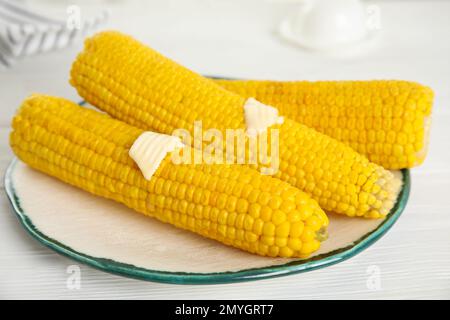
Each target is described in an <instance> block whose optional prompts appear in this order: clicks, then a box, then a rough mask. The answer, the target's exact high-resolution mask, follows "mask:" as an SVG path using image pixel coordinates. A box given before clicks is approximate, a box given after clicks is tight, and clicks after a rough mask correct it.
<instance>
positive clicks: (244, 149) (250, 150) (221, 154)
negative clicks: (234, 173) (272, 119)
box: [172, 121, 280, 175]
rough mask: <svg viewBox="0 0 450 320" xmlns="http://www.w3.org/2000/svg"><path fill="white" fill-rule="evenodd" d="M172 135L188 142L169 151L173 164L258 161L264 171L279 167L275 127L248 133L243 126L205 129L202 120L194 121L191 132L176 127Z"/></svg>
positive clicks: (275, 171)
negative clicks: (260, 131)
mask: <svg viewBox="0 0 450 320" xmlns="http://www.w3.org/2000/svg"><path fill="white" fill-rule="evenodd" d="M172 135H173V136H176V137H179V138H180V139H181V141H182V142H183V143H184V144H185V145H186V146H189V147H187V148H182V149H180V150H179V151H178V152H173V153H172V162H173V163H174V164H190V163H194V164H202V163H206V164H247V165H255V166H256V165H258V167H259V168H260V172H261V173H262V174H265V175H274V174H276V173H277V172H278V170H279V165H280V159H279V152H280V151H279V130H278V129H277V128H272V129H268V130H267V131H266V132H263V133H260V134H248V133H247V132H246V130H245V129H226V130H225V131H221V130H218V129H214V128H209V129H206V130H204V129H203V124H202V121H195V122H194V129H193V136H192V133H191V132H190V131H189V130H186V129H176V130H174V131H173V133H172ZM190 146H192V147H193V148H190Z"/></svg>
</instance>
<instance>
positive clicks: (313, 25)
mask: <svg viewBox="0 0 450 320" xmlns="http://www.w3.org/2000/svg"><path fill="white" fill-rule="evenodd" d="M298 2H300V4H301V5H300V7H299V9H298V11H297V12H295V13H294V14H293V15H292V16H291V17H289V18H288V19H287V20H285V21H283V23H282V25H281V30H280V31H281V34H282V36H283V37H284V38H286V39H288V40H291V41H293V42H295V43H297V44H299V45H301V46H303V47H305V48H309V49H314V50H331V49H336V48H339V47H344V46H346V45H352V44H356V43H358V42H361V41H363V40H365V39H367V38H368V37H369V33H370V30H369V28H368V23H367V12H366V7H365V6H364V5H363V4H362V2H361V1H360V0H299V1H298Z"/></svg>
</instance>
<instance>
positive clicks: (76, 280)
mask: <svg viewBox="0 0 450 320" xmlns="http://www.w3.org/2000/svg"><path fill="white" fill-rule="evenodd" d="M66 273H67V274H68V275H69V276H68V277H67V279H66V288H67V289H69V290H80V289H81V268H80V266H78V265H76V264H74V265H70V266H68V267H67V269H66Z"/></svg>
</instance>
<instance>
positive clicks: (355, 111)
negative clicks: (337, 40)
mask: <svg viewBox="0 0 450 320" xmlns="http://www.w3.org/2000/svg"><path fill="white" fill-rule="evenodd" d="M215 81H216V83H218V84H219V85H221V86H222V87H223V88H225V89H227V90H229V91H232V92H235V93H237V94H239V95H241V96H243V97H254V98H256V99H258V100H259V101H261V102H262V103H266V104H269V105H272V106H274V107H276V108H278V110H279V111H280V113H281V114H282V115H285V116H286V117H288V118H290V119H293V120H295V121H298V122H300V123H303V124H305V125H307V126H309V127H311V128H314V129H316V130H317V131H319V132H322V133H325V134H327V135H329V136H331V137H333V138H335V139H337V140H339V141H342V142H344V143H346V144H347V145H349V146H351V147H352V148H353V149H355V150H356V151H358V152H359V153H361V154H364V155H366V156H367V157H368V158H369V160H370V161H372V162H375V163H377V164H380V165H381V166H383V167H384V168H386V169H403V168H411V167H414V166H417V165H419V164H421V163H422V162H423V161H424V159H425V156H426V154H427V146H428V135H429V129H430V122H431V109H432V104H433V91H432V90H431V89H430V88H428V87H425V86H423V85H420V84H418V83H413V82H407V81H319V82H308V81H293V82H282V81H257V80H248V81H246V80H234V81H233V80H215Z"/></svg>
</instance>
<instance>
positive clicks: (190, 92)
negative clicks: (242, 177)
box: [71, 32, 401, 218]
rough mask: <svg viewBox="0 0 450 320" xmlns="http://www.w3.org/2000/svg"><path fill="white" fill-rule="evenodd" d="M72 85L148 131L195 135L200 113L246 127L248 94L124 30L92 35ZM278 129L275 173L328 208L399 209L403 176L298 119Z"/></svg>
mask: <svg viewBox="0 0 450 320" xmlns="http://www.w3.org/2000/svg"><path fill="white" fill-rule="evenodd" d="M71 84H72V85H73V86H74V87H75V88H76V89H77V90H78V92H79V94H80V95H81V96H82V97H83V98H84V99H86V100H87V101H88V102H90V103H91V104H93V105H94V106H96V107H98V108H100V109H101V110H103V111H105V112H107V113H109V114H110V115H112V116H113V117H115V118H117V119H120V120H122V121H125V122H127V123H130V124H132V125H134V126H137V127H140V128H142V129H144V130H153V131H158V132H162V133H166V134H171V133H172V132H173V130H175V129H178V128H184V129H187V130H189V131H190V132H191V134H193V131H194V121H195V120H197V119H200V120H202V121H203V127H204V128H205V129H209V128H214V129H218V130H220V131H222V132H225V130H226V129H241V128H245V121H244V114H243V106H244V104H245V102H246V99H245V98H244V97H242V96H240V95H237V94H234V93H232V92H229V91H227V90H225V89H223V88H221V87H220V86H219V85H217V84H216V83H214V82H213V81H211V80H209V79H206V78H204V77H201V76H200V75H198V74H196V73H194V72H192V71H190V70H188V69H186V68H183V67H182V66H180V65H177V64H176V63H174V62H172V61H171V60H169V59H167V58H165V57H163V56H162V55H160V54H159V53H157V52H156V51H154V50H152V49H150V48H148V47H145V46H144V45H142V44H141V43H139V42H137V41H135V40H134V39H132V38H131V37H128V36H125V35H122V34H120V33H118V32H103V33H99V34H97V35H96V36H94V37H92V38H90V39H88V40H87V41H86V43H85V49H84V51H83V52H82V53H80V54H79V55H78V57H77V59H76V61H75V62H74V64H73V66H72V70H71ZM274 128H275V129H278V130H279V137H280V138H279V141H280V142H279V158H280V167H279V170H278V172H277V173H276V175H275V177H277V178H280V179H281V180H283V181H287V182H289V183H290V184H292V185H293V186H296V187H298V188H299V189H301V190H303V191H305V192H306V193H307V194H308V195H310V196H311V197H312V198H314V199H316V200H317V201H318V202H319V205H320V206H321V207H322V208H323V209H325V210H328V211H333V212H336V213H340V214H346V215H348V216H363V217H367V218H380V217H383V216H385V215H386V214H387V213H388V212H389V210H390V209H391V208H392V207H393V205H394V203H395V200H396V196H397V194H398V192H399V189H400V184H401V181H400V180H398V179H397V178H395V177H394V176H393V174H392V173H390V172H388V171H386V170H384V169H383V168H382V167H380V166H378V165H376V164H374V163H371V162H369V161H368V160H367V158H366V157H364V156H362V155H360V154H358V153H357V152H355V151H354V150H353V149H351V148H350V147H348V146H346V145H344V144H343V143H341V142H338V141H336V140H334V139H332V138H330V137H328V136H326V135H324V134H321V133H319V132H317V131H315V130H313V129H310V128H308V127H306V126H304V125H301V124H299V123H297V122H295V121H292V120H289V119H286V120H285V122H284V123H283V124H282V125H275V126H273V127H272V128H271V129H274ZM259 165H260V164H259ZM260 166H261V165H260Z"/></svg>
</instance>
